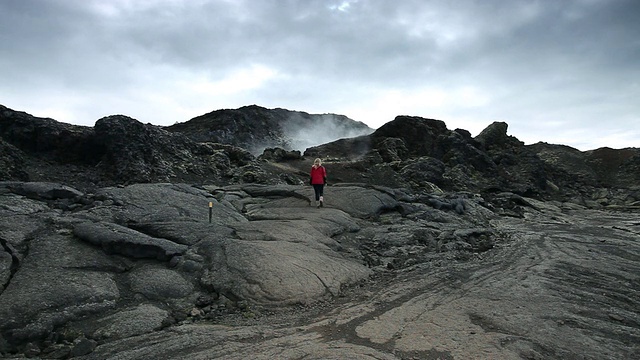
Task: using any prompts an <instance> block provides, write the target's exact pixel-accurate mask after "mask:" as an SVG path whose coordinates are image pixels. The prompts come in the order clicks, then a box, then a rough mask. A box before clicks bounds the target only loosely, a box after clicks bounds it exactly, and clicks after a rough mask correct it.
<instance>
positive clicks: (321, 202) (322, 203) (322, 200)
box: [320, 196, 324, 207]
mask: <svg viewBox="0 0 640 360" xmlns="http://www.w3.org/2000/svg"><path fill="white" fill-rule="evenodd" d="M322 206H324V197H323V196H320V207H322Z"/></svg>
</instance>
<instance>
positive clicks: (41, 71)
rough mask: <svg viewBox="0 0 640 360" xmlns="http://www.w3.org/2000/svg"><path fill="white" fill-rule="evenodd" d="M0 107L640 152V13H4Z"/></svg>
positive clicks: (334, 5) (161, 1)
mask: <svg viewBox="0 0 640 360" xmlns="http://www.w3.org/2000/svg"><path fill="white" fill-rule="evenodd" d="M0 104H3V105H5V106H7V107H9V108H12V109H14V110H20V111H25V112H28V113H30V114H33V115H36V116H41V117H51V118H53V119H56V120H58V121H62V122H67V123H73V124H80V125H88V126H93V124H94V123H95V121H96V120H98V119H99V118H101V117H103V116H106V115H112V114H124V115H128V116H131V117H133V118H135V119H138V120H139V121H141V122H143V123H152V124H156V125H171V124H174V123H176V122H184V121H187V120H189V119H191V118H193V117H195V116H198V115H202V114H205V113H207V112H210V111H213V110H218V109H229V108H238V107H241V106H244V105H251V104H257V105H260V106H264V107H268V108H276V107H281V108H286V109H289V110H298V111H306V112H309V113H337V114H342V115H346V116H348V117H350V118H352V119H354V120H358V121H362V122H364V123H366V124H368V125H369V126H370V127H372V128H378V127H380V126H381V125H383V124H384V123H386V122H389V121H391V120H393V119H394V118H395V116H397V115H414V116H422V117H426V118H434V119H440V120H443V121H445V122H446V124H447V127H448V128H449V129H452V130H453V129H456V128H462V129H466V130H469V131H470V132H471V133H472V135H474V136H475V135H477V134H478V133H479V132H480V131H481V130H482V129H484V128H485V127H486V126H488V125H489V124H491V123H492V122H494V121H504V122H507V123H508V124H509V130H508V133H509V135H513V136H515V137H517V138H518V139H520V140H522V141H524V142H525V143H527V144H531V143H535V142H538V141H544V142H548V143H554V144H564V145H569V146H572V147H575V148H578V149H580V150H590V149H595V148H598V147H602V146H609V147H613V148H623V147H640V1H638V0H455V1H451V0H433V1H431V0H183V1H180V0H0Z"/></svg>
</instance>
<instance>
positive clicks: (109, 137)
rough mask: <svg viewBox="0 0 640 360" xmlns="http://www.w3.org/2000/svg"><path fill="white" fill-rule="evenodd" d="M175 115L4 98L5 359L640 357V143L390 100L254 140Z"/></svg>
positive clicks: (0, 116) (1, 304) (1, 238)
mask: <svg viewBox="0 0 640 360" xmlns="http://www.w3.org/2000/svg"><path fill="white" fill-rule="evenodd" d="M242 110H243V112H240V113H238V114H236V113H232V114H231V115H228V114H227V113H226V112H224V113H221V114H222V115H224V116H223V118H224V119H226V120H229V119H231V120H234V121H240V120H243V121H249V123H242V124H241V125H242V126H241V127H239V129H240V128H248V129H251V128H252V126H251V121H261V123H264V124H269V121H266V120H264V119H263V120H264V121H263V120H260V119H257V120H256V119H253V118H251V117H250V116H249V115H251V114H253V112H255V113H257V114H258V115H259V116H268V117H269V116H271V117H273V118H274V119H275V118H276V115H277V116H280V115H278V114H280V113H282V111H280V110H279V112H278V113H276V114H275V115H273V116H272V115H269V112H268V111H267V110H266V109H255V108H252V107H249V108H247V109H244V108H243V109H242ZM254 110H255V111H254ZM258 110H259V111H258ZM247 114H249V115H247ZM265 114H266V115H265ZM213 115H219V114H217V113H215V114H214V113H212V114H208V116H207V117H205V118H203V119H204V120H206V121H205V125H206V127H207V129H209V130H210V129H211V126H213V125H214V124H215V122H214V121H213V120H212V118H211V116H213ZM256 116H257V115H256ZM271 117H269V119H271ZM238 119H240V120H238ZM269 119H267V120H269ZM226 120H225V121H226ZM272 120H273V119H272ZM305 121H308V119H306V118H305ZM194 124H196V123H192V124H191V125H194ZM196 125H197V124H196ZM188 128H189V131H190V132H191V133H192V134H198V127H197V126H195V127H193V126H190V127H188ZM173 130H176V132H169V131H167V130H166V129H162V128H159V127H155V126H152V125H143V124H141V123H139V122H137V121H136V120H134V119H130V118H127V117H124V116H112V117H106V118H104V119H101V120H99V121H98V122H97V123H96V126H95V127H94V128H86V127H75V126H71V125H65V124H61V123H57V122H55V121H54V120H51V119H39V118H34V117H31V116H30V115H28V114H25V113H19V112H14V111H12V110H10V109H7V108H0V134H1V135H2V138H1V139H0V163H1V164H2V168H0V284H2V291H1V292H0V357H2V358H7V359H18V358H25V357H26V358H42V359H70V358H73V359H113V360H116V359H214V358H221V359H247V358H251V359H275V358H277V359H635V358H640V345H639V344H640V300H639V299H640V296H639V295H640V294H639V292H640V275H639V274H640V261H639V260H640V215H639V213H638V211H639V210H640V188H638V187H637V181H638V176H639V174H640V173H639V172H638V171H637V169H638V168H639V166H640V151H639V150H638V149H622V150H619V151H617V150H613V149H598V150H595V151H592V152H580V151H578V150H575V149H571V148H568V147H564V146H558V145H549V144H543V143H540V144H536V145H533V146H525V145H524V144H522V143H521V142H519V141H518V140H517V139H515V138H513V137H511V136H508V135H507V134H506V130H507V126H506V124H504V123H494V124H492V125H491V126H489V127H488V128H487V129H485V131H483V132H482V133H481V134H480V135H478V136H477V137H475V138H471V137H470V134H469V133H468V132H466V131H464V130H459V129H457V130H455V131H450V130H448V129H446V126H445V125H444V123H443V122H440V121H437V120H429V119H422V118H415V117H398V118H397V119H396V120H395V121H393V122H390V123H389V124H387V125H385V126H383V127H382V128H380V129H378V130H377V131H376V132H374V133H373V134H371V135H367V136H361V137H357V138H351V139H342V140H338V141H336V142H331V143H328V144H325V145H322V146H318V147H313V148H309V149H307V151H305V153H304V154H300V152H296V151H290V150H284V149H279V148H267V150H265V151H264V153H263V155H261V156H260V157H258V158H256V157H254V156H253V155H251V154H250V153H249V152H248V151H246V150H244V149H243V148H239V147H237V146H235V145H234V144H220V143H214V142H208V141H205V142H197V141H194V140H192V139H189V138H188V137H187V136H186V135H184V134H181V133H180V132H179V131H177V130H179V129H178V128H176V129H173ZM220 134H224V133H220ZM220 136H221V135H220ZM244 139H252V138H251V136H249V135H247V136H245V137H244ZM315 157H321V158H322V159H323V160H324V161H325V165H326V167H327V169H328V172H329V184H328V186H327V187H326V190H325V195H326V196H325V197H326V206H325V207H323V208H316V207H315V206H312V204H313V190H312V189H311V187H310V186H308V185H306V182H307V181H308V169H309V167H310V165H311V163H312V161H313V159H314V158H315Z"/></svg>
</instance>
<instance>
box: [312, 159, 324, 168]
mask: <svg viewBox="0 0 640 360" xmlns="http://www.w3.org/2000/svg"><path fill="white" fill-rule="evenodd" d="M313 165H318V166H320V165H322V160H320V158H316V159H315V160H313Z"/></svg>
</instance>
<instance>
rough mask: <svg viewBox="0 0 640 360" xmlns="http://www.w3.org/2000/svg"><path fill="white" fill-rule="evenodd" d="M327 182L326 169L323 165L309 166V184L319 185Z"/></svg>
mask: <svg viewBox="0 0 640 360" xmlns="http://www.w3.org/2000/svg"><path fill="white" fill-rule="evenodd" d="M326 183H327V170H326V169H325V168H324V166H322V165H320V166H315V165H313V166H312V167H311V185H320V184H326Z"/></svg>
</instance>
